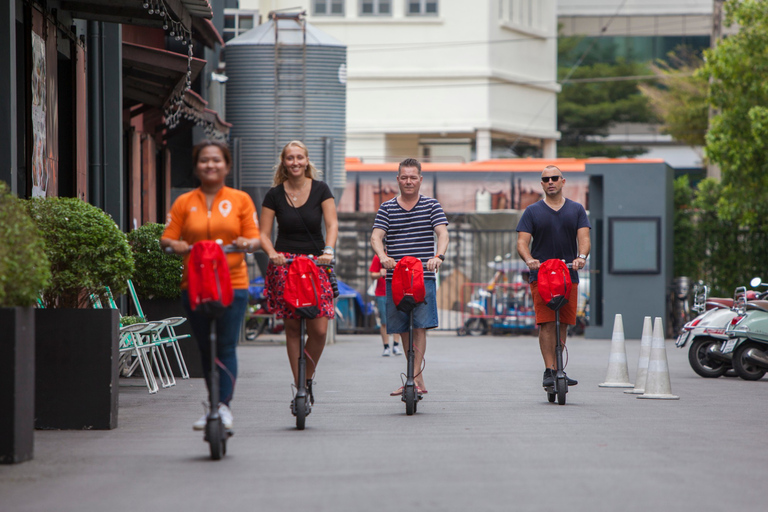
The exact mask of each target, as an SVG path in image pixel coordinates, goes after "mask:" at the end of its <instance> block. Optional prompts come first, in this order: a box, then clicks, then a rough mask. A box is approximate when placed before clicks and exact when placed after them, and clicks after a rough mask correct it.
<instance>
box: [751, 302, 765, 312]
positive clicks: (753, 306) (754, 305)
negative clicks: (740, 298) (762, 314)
mask: <svg viewBox="0 0 768 512" xmlns="http://www.w3.org/2000/svg"><path fill="white" fill-rule="evenodd" d="M747 309H748V310H749V309H758V310H761V311H766V312H768V300H750V301H748V302H747Z"/></svg>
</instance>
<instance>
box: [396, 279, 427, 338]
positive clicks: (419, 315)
mask: <svg viewBox="0 0 768 512" xmlns="http://www.w3.org/2000/svg"><path fill="white" fill-rule="evenodd" d="M424 288H425V291H426V294H425V300H426V302H424V303H422V304H419V305H418V306H416V309H414V310H413V328H414V329H434V328H435V327H437V326H438V322H437V300H436V296H437V294H436V290H437V287H436V284H435V280H434V279H425V280H424ZM408 326H409V319H408V314H407V313H403V312H402V311H399V310H398V309H397V308H396V307H395V303H394V301H393V300H392V282H391V281H387V334H400V333H403V332H408Z"/></svg>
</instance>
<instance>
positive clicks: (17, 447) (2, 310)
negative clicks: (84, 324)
mask: <svg viewBox="0 0 768 512" xmlns="http://www.w3.org/2000/svg"><path fill="white" fill-rule="evenodd" d="M50 278H51V271H50V264H49V262H48V258H47V257H46V255H45V245H44V244H43V240H42V239H41V238H40V237H39V236H38V235H37V229H36V228H35V224H34V223H33V222H32V219H30V218H29V215H28V214H27V212H26V209H25V208H24V204H23V201H22V200H20V199H18V198H17V197H16V196H14V195H13V194H11V193H10V192H9V190H8V187H7V186H6V184H5V183H4V182H2V181H0V326H2V327H1V328H0V463H13V462H22V461H25V460H29V459H31V458H32V453H33V447H34V443H33V437H34V420H35V314H34V309H33V308H32V305H33V304H34V303H35V301H36V300H37V297H38V294H39V293H40V290H42V289H43V287H45V286H46V284H47V283H48V281H49V280H50Z"/></svg>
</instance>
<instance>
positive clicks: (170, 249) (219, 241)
mask: <svg viewBox="0 0 768 512" xmlns="http://www.w3.org/2000/svg"><path fill="white" fill-rule="evenodd" d="M216 243H217V244H219V245H220V246H221V250H222V251H224V254H229V253H233V252H244V253H248V252H249V251H248V249H247V248H245V247H238V246H237V245H235V244H234V243H232V244H227V245H224V241H223V240H222V239H221V238H218V239H217V240H216ZM194 245H195V244H190V246H189V250H188V251H187V252H191V251H192V247H194ZM165 252H166V253H167V254H176V251H174V250H173V247H166V248H165ZM254 252H255V251H254Z"/></svg>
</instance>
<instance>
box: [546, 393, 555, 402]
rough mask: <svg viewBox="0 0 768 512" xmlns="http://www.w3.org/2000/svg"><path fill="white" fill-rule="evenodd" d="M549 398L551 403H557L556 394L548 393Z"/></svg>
mask: <svg viewBox="0 0 768 512" xmlns="http://www.w3.org/2000/svg"><path fill="white" fill-rule="evenodd" d="M547 400H549V403H551V404H553V403H555V394H554V393H547Z"/></svg>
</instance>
